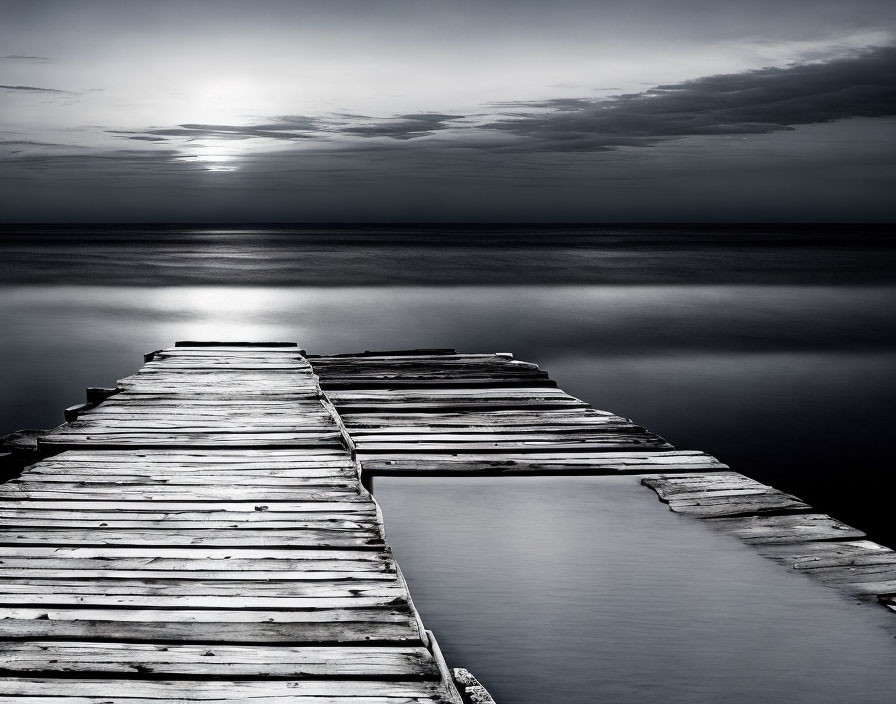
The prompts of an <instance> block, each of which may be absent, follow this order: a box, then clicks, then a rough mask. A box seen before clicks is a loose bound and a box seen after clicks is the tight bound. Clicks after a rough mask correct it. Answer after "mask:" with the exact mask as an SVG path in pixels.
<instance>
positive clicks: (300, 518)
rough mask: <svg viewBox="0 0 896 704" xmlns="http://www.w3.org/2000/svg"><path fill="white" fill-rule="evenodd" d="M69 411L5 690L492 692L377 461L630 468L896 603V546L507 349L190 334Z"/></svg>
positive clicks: (34, 505)
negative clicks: (375, 489) (314, 348)
mask: <svg viewBox="0 0 896 704" xmlns="http://www.w3.org/2000/svg"><path fill="white" fill-rule="evenodd" d="M67 419H68V420H69V422H67V423H66V424H64V425H62V426H60V427H59V428H56V429H54V430H53V431H50V432H48V433H46V434H44V435H42V436H41V437H40V440H39V447H40V450H41V453H42V455H43V459H41V460H40V461H38V462H36V463H35V464H33V465H32V466H30V467H28V468H27V469H26V470H25V471H24V472H23V473H22V474H21V476H19V477H17V478H15V479H13V480H11V481H9V482H7V483H6V484H3V485H0V524H2V526H0V577H2V580H0V612H2V616H0V703H2V702H7V701H8V702H16V703H17V704H23V703H25V702H50V701H52V702H54V703H55V704H101V703H102V704H105V703H109V702H123V703H126V704H148V703H149V702H161V701H165V702H196V701H215V702H248V701H251V702H265V703H267V702H281V701H282V702H284V704H285V703H286V702H290V703H296V704H311V703H312V702H313V703H314V704H336V703H337V702H338V703H340V704H348V703H349V702H357V703H358V704H407V703H418V704H423V703H427V702H442V703H448V702H451V703H453V704H461V703H462V702H469V703H473V702H475V704H482V703H487V702H491V698H490V697H489V695H488V693H487V691H486V690H485V688H484V687H482V685H481V684H480V683H479V682H478V681H477V680H476V679H475V678H474V677H473V676H472V675H470V674H469V672H467V671H465V670H463V671H457V672H455V673H454V675H452V674H451V673H449V671H448V669H447V666H446V663H445V661H444V659H443V658H442V656H441V654H440V652H439V650H438V646H437V644H436V642H435V640H434V639H433V637H432V634H430V633H429V632H428V631H426V629H425V628H424V626H423V624H422V623H421V620H420V617H419V615H418V613H417V611H416V610H415V608H414V605H413V602H412V600H411V597H410V594H409V593H408V589H407V585H406V583H405V581H404V579H403V577H402V575H401V572H400V570H399V568H398V565H397V564H396V563H395V560H394V558H393V556H392V554H391V552H390V550H389V548H388V546H387V545H386V542H385V534H384V530H383V521H382V516H381V515H380V511H379V508H378V506H377V504H376V502H375V501H374V500H373V498H372V496H371V495H370V493H369V492H368V491H367V489H366V488H365V486H364V484H363V483H362V479H364V480H369V478H370V477H371V476H375V475H378V474H399V475H417V474H421V475H426V474H441V475H470V474H489V475H504V474H542V475H545V474H556V475H558V476H562V475H568V474H592V475H593V474H629V475H637V476H639V477H640V479H641V481H642V483H643V484H645V485H646V486H649V487H650V488H652V489H653V490H654V491H656V492H657V494H658V495H659V497H660V498H661V499H662V500H663V501H665V502H666V503H668V505H669V507H670V508H671V509H672V510H673V511H677V512H679V513H682V514H687V515H690V516H693V517H695V518H699V519H702V520H703V522H704V524H706V525H709V526H712V527H714V528H716V529H718V530H722V531H725V532H728V533H731V534H733V535H736V536H738V537H740V538H741V539H742V540H744V541H746V542H748V543H751V544H754V545H756V546H757V547H758V548H759V549H761V550H762V552H763V553H764V554H767V555H769V556H771V557H774V558H776V559H779V560H782V561H786V562H787V563H788V564H789V565H790V566H792V567H793V568H795V569H799V570H801V571H802V572H803V573H805V574H811V575H812V576H815V577H817V578H819V579H821V580H823V581H825V582H828V583H831V584H833V585H835V586H837V587H838V588H841V589H845V590H846V591H847V592H849V593H850V594H853V595H857V596H862V597H871V598H874V597H876V598H878V600H880V601H881V602H883V603H887V604H894V605H896V601H894V599H893V597H891V596H890V595H892V594H896V553H894V552H893V551H892V550H889V549H887V548H884V547H882V546H880V545H877V544H875V543H872V542H870V541H867V540H864V539H863V538H864V535H863V534H862V533H861V531H858V530H855V529H853V528H850V527H849V526H845V525H843V524H842V523H840V522H838V521H836V520H834V519H833V518H831V517H829V516H825V515H823V514H818V513H817V512H815V511H813V510H812V509H811V507H809V506H807V505H806V504H805V503H803V502H801V501H800V500H799V499H797V498H796V497H793V496H789V495H787V494H783V493H781V492H779V491H777V490H775V489H773V488H771V487H768V486H765V485H762V484H759V483H758V482H755V481H753V480H751V479H748V478H747V477H744V476H743V475H740V474H737V473H735V472H731V471H730V470H729V468H728V467H726V466H725V465H724V464H722V463H720V462H719V461H718V460H716V459H715V458H713V457H711V456H709V455H707V454H705V453H702V452H698V451H678V450H675V449H674V448H673V447H672V446H671V445H670V444H669V443H668V442H667V441H666V440H664V439H663V438H660V437H658V436H656V435H654V434H652V433H650V432H648V431H647V430H645V429H644V428H642V427H640V426H638V425H636V424H634V423H632V422H631V421H629V420H627V419H625V418H621V417H619V416H617V415H614V414H612V413H608V412H606V411H598V410H595V409H593V408H591V407H590V406H588V405H587V404H586V403H585V402H583V401H581V400H579V399H577V398H574V397H572V396H570V395H568V394H566V393H564V392H563V391H561V390H560V389H558V388H556V385H555V384H554V382H553V381H551V380H550V378H549V377H548V376H547V374H546V373H545V372H543V371H542V370H540V369H539V368H538V367H537V366H536V365H534V364H530V363H526V362H519V361H517V360H514V359H513V358H512V357H511V356H510V355H507V354H489V355H468V354H456V353H455V352H454V351H453V350H415V351H411V352H402V351H392V352H377V353H370V352H366V353H360V354H354V355H335V356H314V355H305V354H304V352H302V351H301V350H300V349H298V347H297V346H296V345H295V344H292V343H276V344H275V343H268V344H264V345H259V344H236V343H231V344H226V343H225V344H222V343H196V342H193V343H178V345H177V346H175V347H172V348H169V349H165V350H160V351H157V352H154V353H151V354H149V355H147V359H146V363H145V365H144V366H143V368H142V369H140V370H139V371H138V372H137V373H136V374H134V375H133V376H130V377H128V378H126V379H122V380H121V381H120V382H119V383H118V385H117V388H115V389H112V390H108V391H103V390H100V389H92V390H90V392H89V394H88V403H87V404H84V405H82V406H79V407H73V408H70V409H68V411H67ZM465 664H467V665H472V666H473V668H474V669H475V663H465Z"/></svg>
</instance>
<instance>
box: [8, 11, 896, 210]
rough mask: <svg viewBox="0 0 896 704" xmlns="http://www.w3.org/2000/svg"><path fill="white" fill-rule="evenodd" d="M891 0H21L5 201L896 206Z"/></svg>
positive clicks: (77, 206)
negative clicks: (437, 0) (608, 0)
mask: <svg viewBox="0 0 896 704" xmlns="http://www.w3.org/2000/svg"><path fill="white" fill-rule="evenodd" d="M894 47H896V2H893V1H892V0H853V1H852V2H843V0H837V1H834V0H790V1H787V2H784V1H782V0H751V1H750V2H744V1H743V0H711V1H704V0H627V1H624V2H623V1H619V2H602V1H600V0H594V1H592V2H585V1H576V0H565V1H564V0H553V1H552V2H528V1H526V0H500V1H496V2H489V1H488V0H480V1H479V2H467V1H466V0H463V1H452V0H441V1H440V2H429V1H428V0H406V1H405V0H393V1H380V0H357V1H352V0H320V1H315V2H311V1H308V2H302V1H299V0H295V1H285V0H283V1H279V0H254V1H253V2H244V1H238V2H237V1H234V2H227V1H215V0H205V1H198V0H194V1H189V0H178V1H176V2H167V1H165V0H154V1H153V2H146V1H141V2H131V1H130V0H109V1H106V0H78V1H77V2H74V1H72V0H58V1H42V0H24V1H21V2H19V1H17V0H0V218H2V220H4V221H7V222H15V221H106V220H113V221H114V220H123V221H231V220H237V221H255V222H258V221H342V222H346V221H466V220H471V221H656V220H660V221H662V220H678V221H681V220H685V221H700V220H709V221H714V220H735V221H736V220H749V221H757V220H758V221H769V220H812V221H828V220H834V221H837V220H841V221H842V220H847V221H848V220H855V221H869V220H870V221H875V220H887V221H891V220H893V219H894V217H896V198H894V197H893V195H892V194H893V193H894V192H896V48H894Z"/></svg>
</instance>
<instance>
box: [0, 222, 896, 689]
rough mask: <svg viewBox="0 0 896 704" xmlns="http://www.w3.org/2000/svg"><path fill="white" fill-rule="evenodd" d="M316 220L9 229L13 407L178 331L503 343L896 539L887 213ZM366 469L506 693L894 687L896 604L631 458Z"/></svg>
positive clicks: (5, 246)
mask: <svg viewBox="0 0 896 704" xmlns="http://www.w3.org/2000/svg"><path fill="white" fill-rule="evenodd" d="M539 233H540V234H539ZM300 234H301V236H300V237H296V236H295V233H292V234H290V233H284V232H281V231H267V232H263V233H260V234H251V233H246V232H233V231H225V232H220V233H216V232H210V231H208V230H203V231H189V232H178V231H176V230H166V231H164V232H161V233H160V232H158V231H141V232H139V233H131V234H130V235H127V234H126V235H123V234H122V233H121V232H118V231H116V232H112V233H110V232H108V231H104V232H94V231H93V230H90V231H87V232H86V234H85V232H82V233H80V234H79V235H78V236H77V237H72V236H69V235H66V234H65V233H64V232H60V231H58V230H53V231H50V232H48V233H44V234H39V233H37V234H35V233H34V232H30V233H29V232H21V231H15V232H6V234H5V235H4V236H2V237H0V275H2V281H3V282H5V285H3V286H0V329H2V330H3V337H2V344H0V388H2V395H0V428H3V429H6V430H12V429H16V428H23V427H49V426H52V425H55V424H57V423H59V422H61V420H62V413H61V411H62V408H63V407H65V406H67V405H71V404H73V403H76V402H79V401H80V400H81V399H82V396H83V388H84V387H85V386H94V385H111V384H114V382H115V380H116V379H117V378H119V377H121V376H125V375H127V374H129V373H131V372H133V371H134V369H136V368H137V367H138V366H139V364H140V363H141V359H142V356H141V355H142V354H143V353H144V352H146V351H148V350H152V349H157V348H159V347H162V346H165V345H168V344H170V343H171V342H173V341H174V340H177V339H184V338H192V339H201V338H217V339H221V338H232V339H291V340H297V341H298V342H299V343H300V345H302V346H303V347H305V348H306V349H307V350H309V351H310V352H340V351H341V352H345V351H355V350H360V349H377V348H380V349H382V348H396V347H402V346H406V347H455V348H457V349H459V350H463V351H512V352H514V353H515V354H516V356H517V357H519V358H522V359H529V360H533V361H537V362H538V363H540V364H541V365H542V366H543V367H544V368H546V369H548V370H549V371H550V372H551V374H552V376H553V377H554V378H555V379H557V380H558V382H559V383H560V385H561V386H562V387H563V388H564V389H565V390H567V391H569V392H570V393H572V394H574V395H577V396H579V397H581V398H584V399H586V400H587V401H589V402H591V403H593V404H594V405H595V406H597V407H599V408H604V409H608V410H613V411H616V412H618V413H620V414H622V415H625V416H628V417H632V418H634V419H635V420H636V421H638V422H639V423H641V424H643V425H645V426H647V427H648V428H650V429H651V430H653V431H654V432H657V433H659V434H661V435H663V436H665V437H666V438H667V439H669V440H670V441H671V442H672V443H673V444H675V445H676V446H678V447H679V448H682V449H704V450H707V451H709V452H712V453H713V454H715V455H717V456H718V457H720V458H721V459H722V460H724V461H726V462H728V463H730V464H731V465H732V466H733V467H734V468H735V469H737V470H739V471H741V472H744V473H746V474H748V475H751V476H754V477H756V478H758V479H760V480H763V481H766V482H769V483H771V484H774V485H775V486H778V487H780V488H782V489H785V490H790V491H793V492H795V493H797V494H798V495H800V496H801V497H803V498H804V499H806V500H808V501H810V502H811V503H813V504H814V505H816V506H818V507H819V508H822V509H823V510H825V511H828V512H829V513H832V514H833V515H835V516H837V517H838V518H841V519H843V520H846V521H848V522H850V523H852V524H853V525H857V526H859V527H862V528H864V529H865V530H867V531H869V532H870V533H871V534H872V535H873V536H874V537H876V538H878V539H880V540H882V541H884V542H888V543H890V544H894V545H896V530H894V528H893V526H892V525H891V521H890V516H891V514H892V510H891V498H890V496H889V494H888V493H887V491H886V489H887V485H886V483H885V482H884V478H887V479H888V478H889V476H890V474H891V471H892V468H893V467H892V461H891V459H890V458H891V456H892V451H891V447H890V446H891V440H890V437H891V434H892V430H891V429H892V427H893V426H894V424H896V410H894V404H893V402H892V399H893V398H894V393H896V316H894V314H893V313H894V311H896V276H894V273H896V265H894V261H893V252H894V250H893V248H892V247H891V246H890V245H889V243H888V241H887V240H886V238H885V237H884V235H883V234H882V233H881V232H879V231H871V232H869V231H862V232H860V233H858V236H860V237H861V245H860V246H859V245H855V246H847V244H845V242H846V240H844V239H843V238H842V237H839V236H834V235H835V234H836V233H834V234H831V233H827V235H826V237H823V238H821V239H820V240H815V239H811V233H807V232H805V231H803V230H800V231H795V232H794V231H788V232H786V233H783V234H781V233H768V232H764V231H754V230H750V231H734V232H729V233H727V234H728V235H730V238H729V239H728V240H726V243H727V244H726V246H723V247H716V246H709V244H708V239H711V238H712V236H714V235H713V233H712V232H706V231H700V232H697V233H690V234H688V233H683V232H672V233H669V232H657V231H655V230H650V231H645V232H641V231H613V232H609V233H608V232H602V233H599V235H598V236H594V237H592V236H589V234H588V233H587V232H582V231H569V230H565V231H563V232H561V233H560V234H559V235H558V237H557V239H556V241H555V245H556V246H552V247H547V248H546V247H544V246H543V244H540V242H543V235H544V233H543V232H541V231H538V230H533V229H530V230H526V231H509V230H504V231H501V232H499V233H497V234H495V233H492V234H491V235H488V236H487V237H485V236H484V235H483V236H484V237H485V239H476V238H475V237H472V238H471V235H470V234H469V233H467V234H465V235H464V238H465V239H463V241H462V242H461V245H462V246H459V247H455V248H447V247H448V240H449V239H450V238H449V237H448V235H446V233H445V232H444V231H439V232H436V233H428V234H426V236H425V237H422V236H421V235H420V234H419V233H415V234H408V233H406V232H405V233H399V235H400V236H396V235H395V233H391V234H389V235H388V237H386V236H384V235H382V233H380V234H378V235H376V236H374V237H371V236H370V235H369V234H366V235H364V236H361V235H359V234H357V233H353V232H352V231H347V230H346V231H339V233H337V235H336V236H335V237H333V238H331V239H328V236H330V235H332V234H333V233H321V232H316V231H315V233H311V234H309V233H308V232H303V233H300ZM719 234H720V233H716V235H719ZM841 234H843V233H841ZM846 234H850V233H846ZM721 235H722V236H726V235H725V233H721ZM852 235H856V233H852ZM852 235H851V236H852ZM130 237H133V239H129V238H130ZM421 237H422V239H421ZM540 237H541V239H539V238H540ZM474 282H479V283H476V284H475V285H474ZM482 282H485V283H487V284H488V285H481V284H482ZM533 282H535V283H533ZM446 284H450V285H446ZM539 482H541V483H539ZM375 489H376V493H377V497H378V499H379V500H380V501H381V502H382V503H383V506H384V510H385V512H386V516H387V527H388V529H389V533H390V538H391V540H392V542H393V543H394V544H395V546H396V549H397V551H398V553H399V558H400V560H401V564H402V567H403V569H404V571H405V573H406V576H407V577H408V579H409V581H411V583H412V587H413V590H414V594H415V596H416V598H417V601H418V606H420V607H421V609H422V610H423V613H424V617H425V618H426V620H427V624H428V625H429V626H430V627H431V628H433V629H434V630H435V631H436V632H437V635H438V636H439V638H440V642H441V644H442V646H443V648H444V649H445V650H446V651H447V652H448V653H449V657H450V658H451V659H452V661H453V662H454V664H458V665H469V666H470V667H472V668H474V669H475V670H476V671H477V672H479V673H480V674H481V675H482V676H483V677H484V678H486V679H487V680H488V682H489V684H492V683H494V684H495V689H496V693H498V694H500V695H502V697H503V698H502V701H503V702H504V703H505V704H506V703H513V702H534V701H550V700H553V701H561V700H562V701H564V702H570V703H573V704H579V703H582V704H584V703H585V702H592V701H595V700H603V701H614V702H615V701H620V702H650V701H656V700H657V699H659V698H660V695H662V698H664V699H669V700H671V701H706V702H709V701H778V700H781V699H788V700H790V701H807V702H808V701H813V702H819V701H831V702H833V701H838V702H844V701H868V702H877V701H892V700H893V698H892V697H889V698H887V697H886V696H884V695H885V694H886V693H887V692H892V691H896V679H888V678H889V677H890V675H888V674H887V672H890V671H894V670H893V668H892V667H889V668H887V667H886V666H884V665H882V663H881V659H882V658H886V659H888V660H887V662H889V663H892V657H893V655H894V651H893V647H894V644H893V634H891V633H889V632H888V631H885V630H883V626H882V625H880V624H884V623H886V618H885V617H886V616H887V614H886V613H880V614H879V613H878V612H877V610H876V609H875V608H873V607H862V608H860V607H858V606H855V605H854V604H852V603H851V602H848V601H844V600H843V599H842V598H841V597H839V596H838V595H837V594H836V593H834V592H832V591H830V590H827V589H824V588H821V587H820V586H818V585H814V584H812V583H811V582H810V581H809V580H806V579H802V578H801V577H800V576H799V575H792V574H790V573H789V572H788V571H787V570H784V569H782V568H779V567H778V566H777V565H775V564H773V563H771V562H767V561H764V560H762V559H761V558H758V557H756V556H755V554H754V553H752V552H750V551H749V550H747V549H745V548H744V549H741V548H740V547H739V543H737V542H736V541H733V540H729V539H728V538H725V537H724V536H718V535H715V534H712V533H709V532H707V531H706V530H705V528H704V527H702V526H701V525H700V524H698V523H697V522H694V521H684V520H680V519H679V518H678V517H676V516H674V515H672V514H670V513H669V512H668V511H666V510H665V509H664V508H663V507H662V506H660V505H659V504H657V503H656V500H655V498H654V497H653V495H652V493H651V492H648V491H646V490H639V489H638V488H637V486H636V484H632V483H631V482H630V481H629V480H627V479H606V478H594V479H582V478H579V479H570V478H563V479H555V480H535V479H521V478H517V479H512V480H511V479H504V480H502V481H500V482H498V481H496V480H475V481H473V480H460V479H457V480H444V479H435V478H427V479H425V480H409V479H404V480H398V479H392V480H388V481H387V480H385V479H382V478H381V479H378V480H377V484H376V488H375ZM424 516H426V520H425V521H424V520H423V518H424ZM461 595H463V598H462V597H461ZM882 618H883V621H882V620H881V619H882ZM894 672H896V671H894ZM893 677H894V678H896V674H894V675H893ZM860 680H861V681H863V682H864V683H865V684H864V685H863V686H864V689H862V688H859V689H857V688H856V687H857V685H855V683H856V682H858V681H860ZM558 683H564V684H563V685H562V686H563V687H566V688H567V689H566V690H565V691H564V693H563V696H562V697H560V696H554V695H551V696H548V695H547V694H546V692H548V691H549V690H551V688H553V687H557V686H560V685H559V684H558ZM838 683H840V684H838ZM850 683H852V684H850ZM888 687H889V689H888ZM858 693H861V696H859V694H858ZM753 694H755V696H752V695H753Z"/></svg>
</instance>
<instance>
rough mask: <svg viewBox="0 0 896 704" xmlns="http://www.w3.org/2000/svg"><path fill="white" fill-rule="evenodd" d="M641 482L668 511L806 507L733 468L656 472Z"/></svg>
mask: <svg viewBox="0 0 896 704" xmlns="http://www.w3.org/2000/svg"><path fill="white" fill-rule="evenodd" d="M641 483H642V484H644V485H645V486H648V487H650V488H651V489H653V490H654V491H655V492H656V493H657V495H658V496H659V497H660V500H662V501H664V502H666V503H667V504H669V508H670V509H671V510H672V511H675V512H676V513H686V514H688V515H690V516H695V517H698V518H722V517H732V516H754V515H758V514H765V513H782V512H795V511H808V510H810V506H809V505H808V504H805V503H803V502H802V501H800V500H799V499H797V498H796V497H795V496H791V495H790V494H785V493H783V492H781V491H778V490H777V489H773V488H772V487H770V486H766V485H765V484H761V483H759V482H757V481H755V480H753V479H750V478H749V477H745V476H744V475H743V474H738V473H737V472H713V473H710V474H707V473H702V472H701V473H688V474H675V475H665V474H656V475H648V476H646V477H643V478H642V479H641Z"/></svg>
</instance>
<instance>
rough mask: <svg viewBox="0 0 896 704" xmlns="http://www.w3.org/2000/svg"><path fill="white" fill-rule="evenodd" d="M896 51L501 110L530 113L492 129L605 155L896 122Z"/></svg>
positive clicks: (540, 145)
mask: <svg viewBox="0 0 896 704" xmlns="http://www.w3.org/2000/svg"><path fill="white" fill-rule="evenodd" d="M894 75H896V48H894V47H882V48H874V49H869V50H867V51H864V52H861V53H858V54H855V55H853V56H850V57H847V58H840V59H836V60H832V61H827V62H823V63H808V64H801V65H794V66H789V67H786V68H767V69H762V70H758V71H748V72H745V73H736V74H723V75H716V76H708V77H705V78H698V79H696V80H692V81H687V82H684V83H678V84H670V85H660V86H656V87H655V88H651V89H650V90H647V91H644V92H642V93H636V94H628V95H619V96H616V97H613V98H609V99H603V100H582V99H575V98H574V99H561V100H546V101H534V102H519V103H502V104H501V107H514V108H519V109H524V110H525V109H528V110H530V112H529V113H528V114H524V115H522V116H515V117H507V118H506V119H502V120H498V121H495V122H492V123H491V124H489V125H487V127H488V128H490V129H493V130H498V131H502V132H506V133H510V134H513V135H516V136H520V137H526V138H528V139H527V145H526V147H524V148H531V149H539V150H541V149H543V150H560V151H569V150H576V151H578V150H582V151H587V150H601V149H612V148H615V147H621V146H632V147H639V146H650V145H653V144H656V143H658V142H660V141H665V140H668V139H675V138H680V137H688V136H697V135H703V136H710V135H745V134H765V133H770V132H775V131H778V130H786V129H790V128H792V127H793V126H795V125H806V124H812V123H820V122H831V121H833V120H840V119H845V118H851V117H887V116H893V115H896V81H894V80H893V76H894Z"/></svg>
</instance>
